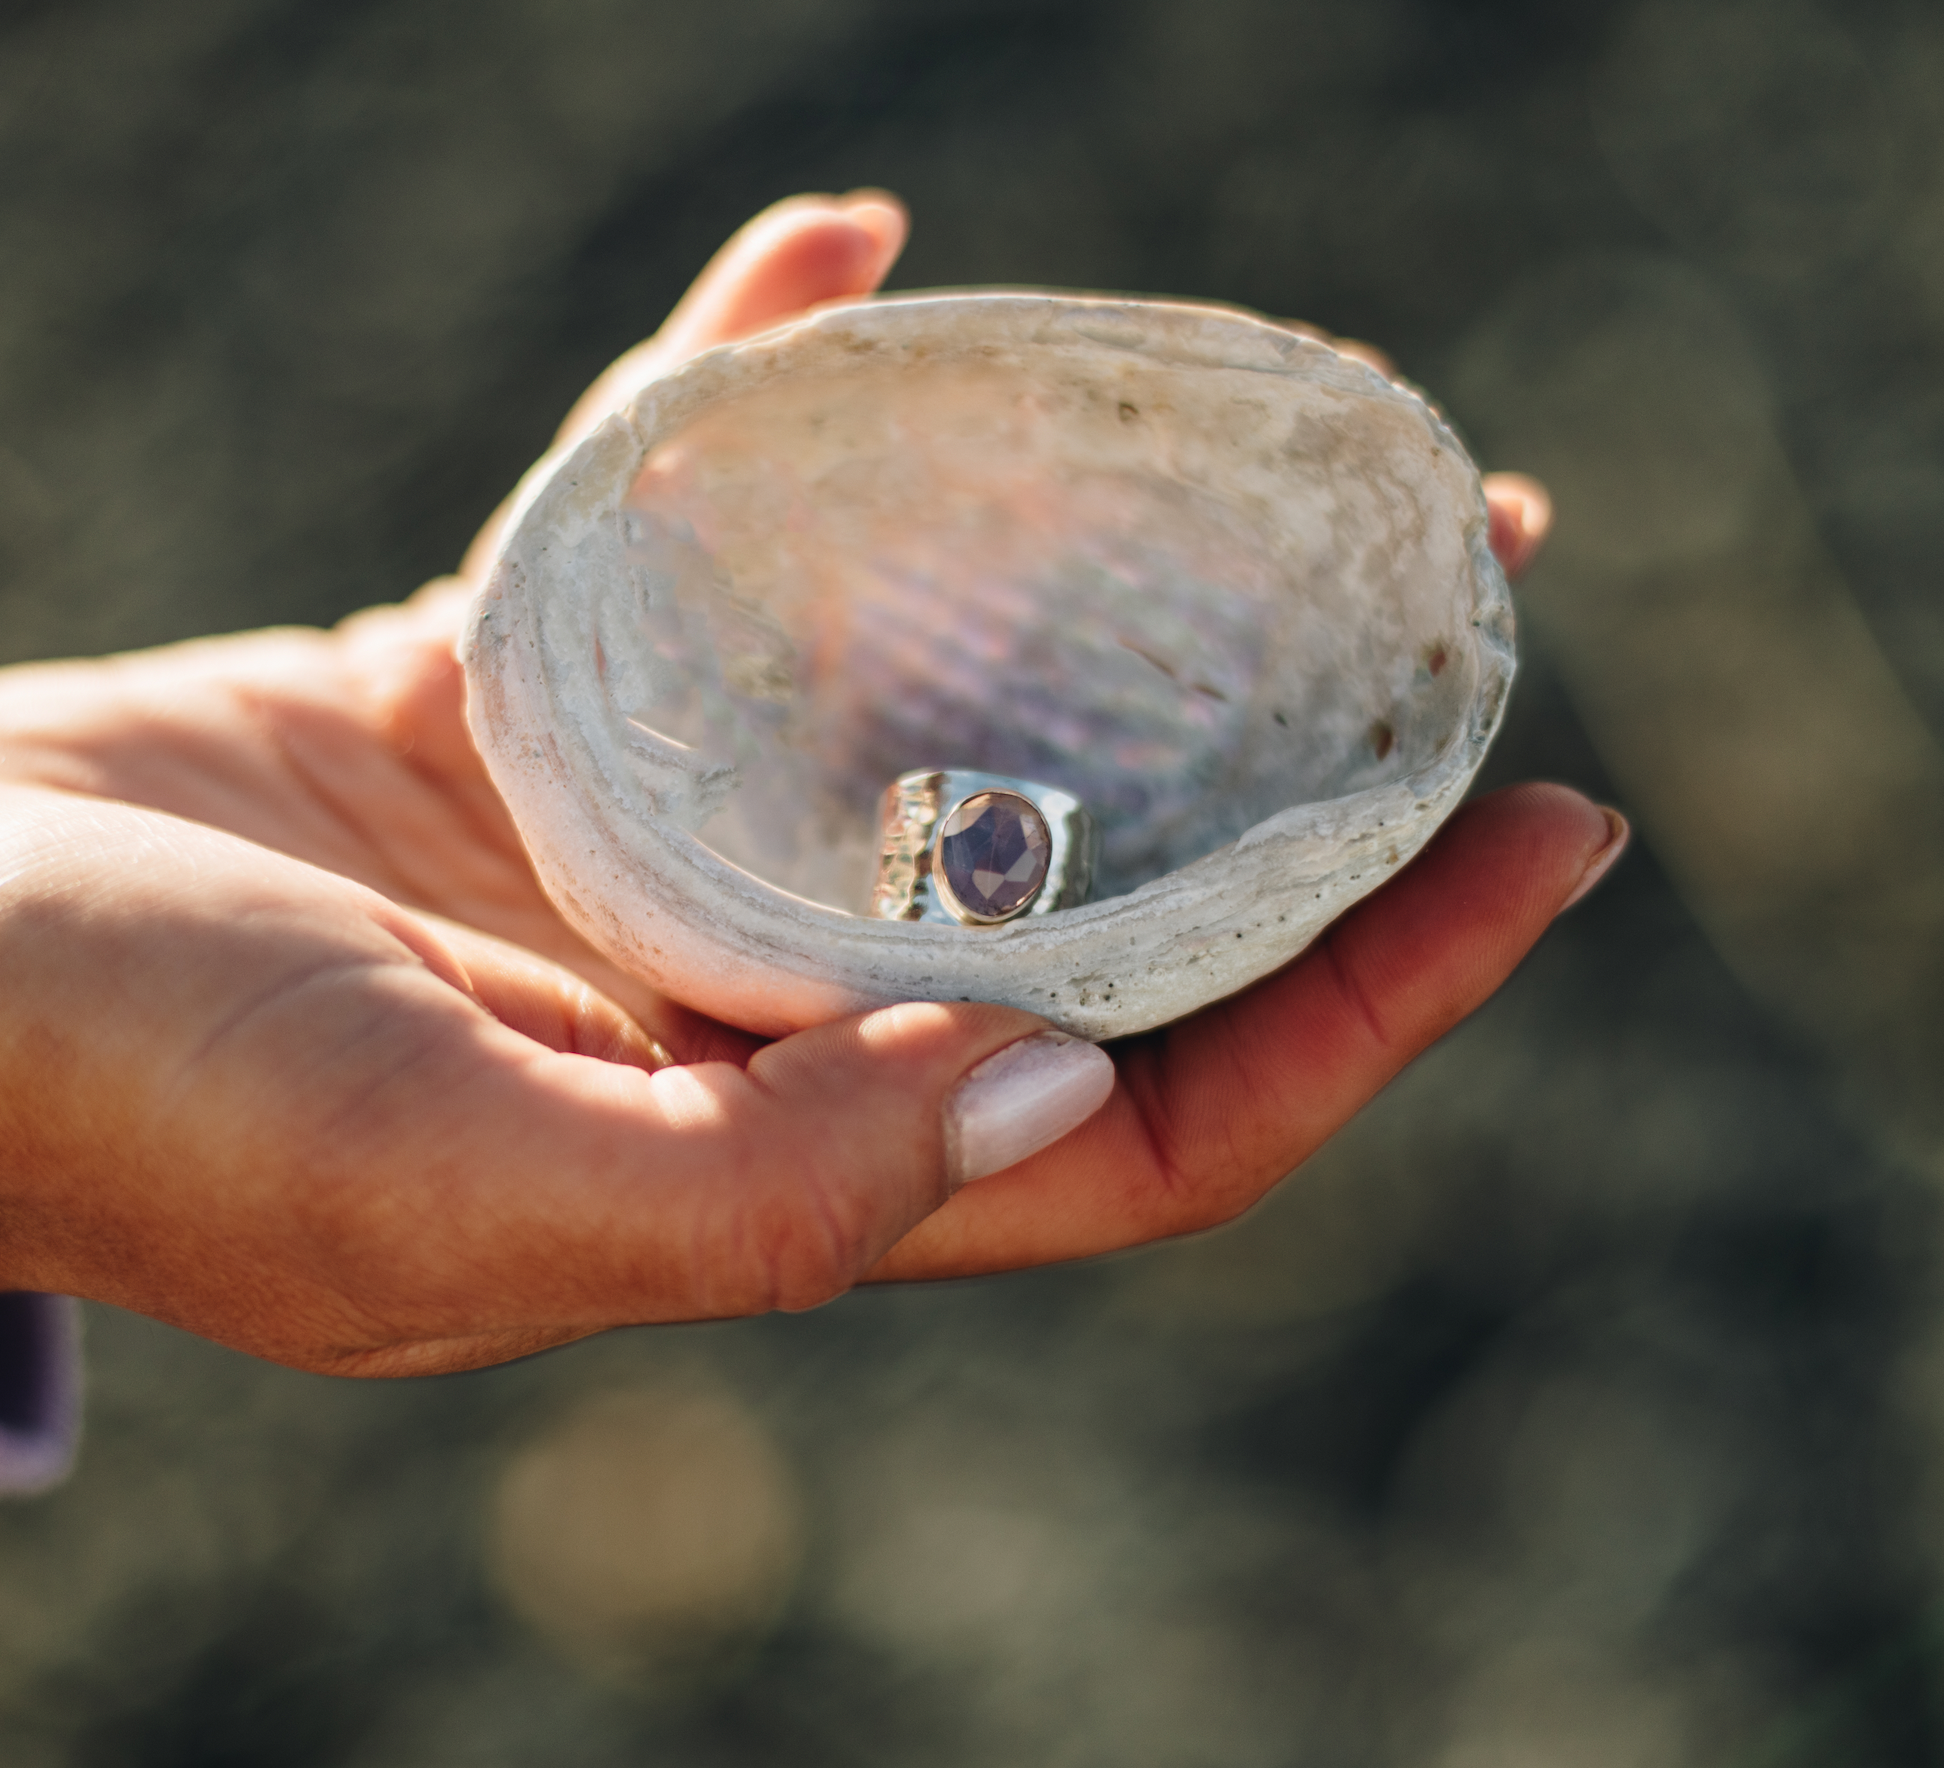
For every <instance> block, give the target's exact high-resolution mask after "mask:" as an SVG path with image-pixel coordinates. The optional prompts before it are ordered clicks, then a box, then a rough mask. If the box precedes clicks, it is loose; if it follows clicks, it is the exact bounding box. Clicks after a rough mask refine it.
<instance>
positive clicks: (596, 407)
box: [459, 190, 909, 583]
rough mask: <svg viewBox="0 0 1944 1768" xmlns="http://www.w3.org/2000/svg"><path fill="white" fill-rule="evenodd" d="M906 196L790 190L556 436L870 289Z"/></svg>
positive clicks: (880, 274) (491, 538)
mask: <svg viewBox="0 0 1944 1768" xmlns="http://www.w3.org/2000/svg"><path fill="white" fill-rule="evenodd" d="M908 231H909V222H908V220H907V217H906V215H905V210H904V206H903V204H901V203H900V202H899V201H898V199H897V198H896V197H894V196H890V195H888V194H887V193H885V192H883V191H875V190H871V191H857V192H854V193H852V194H851V195H850V196H847V197H825V196H798V197H790V198H788V199H786V200H785V201H783V202H780V203H777V204H776V205H775V206H774V207H772V208H768V209H765V210H764V211H763V212H762V213H761V214H760V215H758V216H757V217H756V218H755V219H754V220H752V221H749V222H747V223H745V224H744V225H743V227H742V228H740V229H739V230H738V231H737V232H736V233H735V234H734V235H733V236H732V237H731V239H730V240H729V242H728V244H727V245H725V246H724V247H723V248H722V249H721V250H720V251H719V252H717V253H716V255H715V256H714V257H713V258H712V259H710V260H709V263H708V265H707V266H706V267H705V268H704V270H703V272H702V274H701V275H700V276H698V277H697V278H696V279H695V282H694V283H693V285H692V286H691V287H690V288H689V291H688V293H687V294H685V295H684V296H683V297H682V298H681V300H680V301H679V302H677V303H676V306H675V310H674V312H673V313H671V314H670V315H669V316H668V319H667V320H666V322H665V323H664V324H663V325H662V327H661V329H660V330H659V331H658V332H656V333H655V335H654V336H653V337H652V338H649V339H648V340H647V341H646V342H645V343H641V344H637V345H636V346H635V347H634V348H633V349H632V350H630V351H629V352H628V353H627V354H626V355H625V356H622V357H620V358H619V359H618V360H617V361H615V362H614V363H612V364H611V365H610V366H609V367H608V368H607V369H606V370H605V371H603V373H602V374H601V375H600V377H599V378H598V379H597V380H596V381H595V382H594V384H593V385H592V386H591V387H589V388H588V389H587V391H586V392H585V393H583V394H582V395H581V396H580V398H579V399H578V400H577V401H575V404H574V408H573V410H572V411H570V412H569V413H568V414H567V419H566V421H565V422H564V423H563V424H562V425H561V426H560V430H559V433H558V434H557V435H556V436H555V438H554V447H555V448H556V449H560V448H567V447H571V446H572V445H573V444H574V443H576V442H578V441H579V440H580V439H581V437H583V436H584V435H586V434H587V433H588V431H590V430H591V429H593V428H594V426H595V425H596V424H598V423H599V422H600V421H601V419H602V418H604V417H606V416H607V414H608V413H609V412H611V411H613V410H615V409H616V408H618V407H619V406H621V405H624V404H626V403H627V401H628V400H630V399H632V398H633V397H634V396H635V394H636V393H638V392H639V391H640V390H641V389H642V388H643V387H645V386H646V385H647V384H648V383H649V382H650V381H651V380H653V379H655V377H656V376H657V375H661V374H666V373H667V372H668V371H669V370H670V369H671V368H673V367H675V366H676V365H677V364H678V363H680V362H683V361H685V360H687V358H689V357H690V356H693V355H695V354H697V353H698V352H700V351H702V350H707V349H710V348H712V347H713V346H715V345H717V344H724V343H728V342H730V341H731V340H732V339H735V338H739V337H744V336H747V335H748V334H749V333H751V332H755V331H760V330H762V329H763V328H764V327H765V326H769V325H774V324H776V323H778V322H779V321H781V320H784V319H787V318H789V317H790V316H791V315H792V314H795V313H800V312H802V311H803V310H804V309H805V308H807V307H814V306H816V305H817V304H818V303H819V302H823V301H841V300H849V299H854V298H857V297H860V296H863V295H868V294H870V293H871V292H872V291H873V290H875V289H876V288H877V287H878V285H879V284H880V283H882V282H883V281H884V279H885V277H886V276H887V275H888V274H889V273H890V270H891V266H892V265H893V264H894V263H896V262H897V258H898V254H899V252H901V251H902V250H903V249H904V242H905V236H906V234H907V232H908ZM514 495H517V493H514V494H511V495H509V496H508V497H507V498H506V500H505V501H504V502H502V503H501V504H500V506H499V508H498V509H496V510H495V511H494V512H493V513H492V515H491V516H490V517H488V518H487V520H486V523H485V525H484V526H483V527H482V528H481V529H480V531H479V533H478V534H477V535H475V536H474V538H473V542H472V545H471V546H469V547H468V548H467V549H466V556H465V559H464V561H463V562H462V563H461V565H460V567H459V574H460V576H461V577H463V578H465V579H467V580H468V581H470V582H474V583H477V582H478V581H479V579H480V577H481V576H482V575H483V574H484V572H485V570H486V566H487V564H488V562H489V561H490V560H491V558H492V556H493V549H494V547H495V545H497V543H498V540H499V534H500V530H501V529H502V528H503V527H504V526H505V523H506V518H507V515H508V513H509V512H510V511H511V509H512V506H513V496H514Z"/></svg>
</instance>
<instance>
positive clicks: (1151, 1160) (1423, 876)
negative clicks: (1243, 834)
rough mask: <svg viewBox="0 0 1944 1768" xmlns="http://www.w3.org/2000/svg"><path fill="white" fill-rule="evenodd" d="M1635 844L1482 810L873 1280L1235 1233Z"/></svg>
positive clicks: (1614, 829) (1515, 799) (1594, 821)
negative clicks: (1237, 1221) (1217, 1229)
mask: <svg viewBox="0 0 1944 1768" xmlns="http://www.w3.org/2000/svg"><path fill="white" fill-rule="evenodd" d="M1625 830H1626V825H1625V823H1624V822H1623V821H1621V820H1620V819H1619V818H1618V816H1617V815H1615V814H1614V813H1609V812H1602V811H1601V810H1599V809H1598V808H1597V807H1596V806H1594V805H1593V804H1591V803H1589V802H1588V801H1587V800H1586V799H1584V798H1582V797H1580V796H1579V794H1577V793H1575V792H1571V791H1568V790H1567V789H1566V788H1564V787H1561V786H1522V787H1515V788H1513V789H1511V790H1509V791H1505V792H1501V793H1498V794H1496V795H1495V796H1493V797H1490V798H1486V799H1483V800H1480V801H1479V802H1477V803H1475V804H1472V805H1469V806H1467V807H1466V808H1465V809H1463V810H1461V811H1460V812H1459V813H1458V814H1457V815H1456V816H1455V817H1453V818H1452V820H1451V822H1450V823H1449V824H1448V825H1447V826H1446V827H1445V829H1444V830H1443V831H1442V832H1441V833H1440V835H1439V836H1438V837H1437V839H1436V840H1435V841H1433V842H1432V844H1431V845H1430V846H1429V847H1428V848H1427V849H1426V851H1425V852H1424V853H1423V854H1422V855H1421V856H1420V857H1419V858H1418V859H1417V860H1416V861H1415V862H1414V863H1413V864H1412V865H1411V866H1410V867H1409V868H1407V869H1406V870H1405V872H1404V873H1403V874H1402V875H1401V876H1399V877H1398V878H1397V879H1396V880H1394V881H1393V882H1392V883H1390V884H1389V885H1387V886H1386V887H1385V888H1384V889H1383V890H1381V891H1379V892H1377V893H1376V894H1375V895H1373V896H1371V897H1370V898H1368V899H1367V900H1366V901H1364V902H1363V903H1361V904H1359V905H1358V906H1357V907H1356V908H1355V909H1353V910H1352V911H1351V912H1350V913H1349V914H1348V915H1346V916H1345V917H1344V918H1343V919H1342V920H1341V921H1340V922H1338V923H1337V925H1336V926H1335V927H1334V928H1332V929H1331V930H1330V931H1329V932H1328V933H1327V934H1325V935H1324V937H1323V938H1322V939H1321V940H1320V941H1319V942H1318V943H1317V945H1316V946H1314V947H1313V948H1312V949H1311V950H1310V951H1309V953H1308V954H1306V955H1305V956H1304V957H1303V958H1301V959H1299V960H1298V961H1297V962H1296V963H1294V964H1292V965H1291V966H1289V967H1288V968H1287V969H1285V970H1282V971H1280V972H1278V973H1277V974H1276V975H1274V976H1272V977H1269V978H1268V979H1266V980H1265V981H1263V982H1261V983H1258V984H1257V985H1256V986H1255V987H1254V988H1252V989H1250V990H1248V991H1247V992H1246V993H1244V994H1242V995H1239V996H1237V997H1236V998H1235V999H1233V1000H1231V1001H1227V1002H1225V1003H1223V1004H1221V1005H1220V1006H1217V1007H1214V1008H1211V1009H1209V1010H1208V1011H1206V1012H1204V1013H1201V1014H1198V1015H1196V1016H1195V1017H1194V1018H1193V1019H1190V1020H1187V1021H1185V1022H1183V1023H1182V1024H1181V1025H1179V1026H1175V1027H1172V1028H1170V1029H1168V1030H1166V1031H1163V1032H1159V1033H1155V1034H1152V1035H1150V1036H1148V1037H1144V1038H1139V1039H1135V1040H1131V1041H1130V1042H1129V1043H1127V1044H1126V1045H1123V1046H1121V1047H1120V1048H1119V1050H1118V1051H1117V1052H1116V1056H1117V1065H1118V1068H1119V1083H1118V1086H1117V1088H1116V1091H1115V1095H1114V1097H1113V1099H1112V1100H1111V1101H1110V1102H1109V1104H1108V1105H1107V1107H1106V1108H1105V1109H1104V1110H1103V1111H1101V1112H1100V1114H1099V1115H1098V1116H1097V1117H1095V1118H1094V1119H1093V1120H1092V1121H1091V1122H1089V1123H1088V1124H1087V1125H1086V1127H1085V1128H1084V1129H1082V1130H1081V1131H1080V1132H1079V1133H1078V1134H1076V1135H1075V1136H1073V1137H1072V1138H1071V1139H1070V1140H1069V1141H1068V1142H1067V1143H1065V1144H1064V1145H1063V1146H1062V1147H1061V1148H1060V1149H1058V1150H1057V1151H1056V1152H1055V1153H1052V1154H1043V1155H1041V1156H1039V1157H1038V1158H1036V1159H1034V1160H1030V1161H1027V1162H1025V1163H1024V1164H1022V1165H1021V1166H1019V1167H1018V1168H1016V1169H1014V1170H1013V1171H1011V1172H1008V1173H1005V1174H1003V1175H1001V1176H999V1177H997V1178H994V1179H991V1180H988V1181H987V1182H986V1183H984V1184H982V1185H977V1186H973V1187H972V1188H971V1189H969V1190H968V1191H966V1192H965V1193H964V1194H963V1195H961V1196H959V1197H956V1198H954V1199H953V1201H952V1203H951V1206H950V1207H949V1208H948V1209H945V1210H942V1211H940V1212H939V1213H938V1214H937V1215H936V1216H934V1217H933V1218H932V1219H931V1220H929V1221H927V1222H926V1223H924V1225H923V1226H922V1227H920V1228H919V1229H917V1230H916V1231H915V1232H914V1233H913V1234H912V1235H910V1236H909V1237H908V1238H907V1239H906V1240H904V1241H903V1242H901V1243H900V1244H899V1245H898V1247H897V1248H896V1250H895V1251H894V1252H893V1253H892V1254H891V1255H890V1256H889V1257H888V1258H886V1259H885V1260H884V1261H883V1262H882V1263H881V1264H880V1265H878V1266H877V1267H876V1268H875V1269H874V1270H873V1271H872V1273H871V1275H872V1277H873V1278H877V1279H885V1278H895V1279H903V1278H911V1277H923V1276H944V1275H959V1274H967V1273H971V1272H976V1271H987V1270H999V1269H1011V1268H1014V1267H1016V1266H1019V1265H1026V1264H1034V1263H1043V1262H1046V1261H1048V1260H1052V1259H1067V1258H1077V1257H1082V1256H1085V1255H1087V1254H1091V1253H1098V1252H1104V1251H1108V1250H1110V1249H1112V1248H1115V1247H1120V1246H1127V1245H1133V1244H1136V1243H1138V1242H1140V1241H1143V1240H1148V1239H1153V1238H1156V1237H1159V1236H1164V1235H1171V1234H1181V1233H1186V1232H1189V1231H1192V1230H1194V1229H1198V1228H1206V1227H1211V1226H1213V1225H1215V1224H1216V1223H1218V1222H1223V1221H1226V1220H1228V1219H1230V1218H1231V1217H1233V1216H1234V1215H1236V1214H1238V1213H1239V1212H1240V1211H1242V1210H1243V1209H1246V1208H1247V1207H1248V1206H1249V1205H1250V1204H1251V1203H1253V1202H1255V1201H1256V1199H1257V1198H1258V1197H1260V1196H1261V1195H1262V1193H1263V1192H1264V1191H1266V1190H1267V1189H1268V1188H1269V1187H1270V1186H1271V1185H1272V1184H1274V1183H1275V1182H1276V1180H1278V1179H1279V1178H1281V1177H1282V1176H1283V1174H1285V1173H1287V1172H1288V1171H1289V1170H1290V1169H1291V1168H1292V1167H1294V1166H1296V1165H1297V1164H1298V1163H1299V1162H1300V1161H1302V1160H1303V1159H1305V1158H1306V1157H1307V1156H1308V1155H1309V1154H1311V1153H1312V1152H1314V1151H1315V1149H1317V1148H1318V1147H1320V1146H1321V1145H1322V1143H1323V1142H1324V1141H1326V1140H1327V1139H1328V1138H1329V1137H1330V1136H1331V1135H1332V1134H1334V1133H1335V1131H1336V1130H1337V1129H1338V1128H1340V1127H1341V1126H1342V1125H1343V1123H1345V1122H1346V1121H1347V1120H1348V1119H1349V1118H1350V1117H1351V1115H1352V1114H1353V1113H1355V1112H1356V1111H1357V1110H1358V1109H1359V1108H1360V1107H1361V1106H1362V1105H1363V1104H1364V1103H1365V1102H1366V1101H1367V1100H1369V1099H1370V1098H1371V1097H1372V1096H1373V1095H1374V1094H1375V1093H1376V1092H1377V1091H1378V1090H1379V1089H1380V1088H1381V1087H1382V1086H1383V1085H1384V1084H1385V1083H1386V1082H1387V1081H1388V1080H1390V1078H1391V1077H1392V1076H1393V1075H1394V1074H1396V1073H1397V1071H1398V1070H1399V1069H1400V1068H1402V1067H1403V1066H1404V1065H1405V1063H1407V1062H1409V1061H1410V1060H1411V1058H1412V1057H1414V1056H1415V1055H1417V1054H1418V1053H1419V1052H1420V1051H1421V1050H1423V1049H1424V1048H1425V1047H1426V1046H1427V1045H1429V1044H1431V1043H1432V1042H1434V1041H1435V1040H1436V1039H1437V1038H1439V1037H1440V1036H1442V1035H1443V1034H1444V1033H1445V1032H1446V1031H1448V1030H1449V1029H1450V1028H1451V1027H1452V1026H1453V1025H1455V1024H1456V1023H1457V1022H1458V1021H1459V1020H1460V1019H1462V1018H1463V1017H1464V1016H1465V1015H1466V1014H1467V1013H1469V1012H1471V1011H1472V1010H1473V1009H1474V1008H1475V1007H1477V1006H1478V1005H1479V1004H1480V1003H1481V1002H1483V1001H1484V1000H1485V999H1486V998H1487V997H1488V996H1489V995H1490V994H1491V993H1492V992H1493V991H1494V990H1495V989H1496V988H1497V987H1498V986H1499V984H1500V983H1502V982H1503V981H1504V980H1505V978H1506V977H1507V976H1508V975H1510V974H1511V972H1512V970H1513V969H1514V967H1515V966H1516V965H1517V964H1518V962H1519V960H1520V959H1521V958H1522V957H1523V956H1524V955H1525V953H1526V952H1527V951H1528V950H1529V949H1530V948H1531V946H1532V944H1533V943H1534V941H1536V940H1537V939H1538V937H1539V935H1540V934H1541V933H1542V932H1543V931H1544V930H1545V928H1546V926H1547V925H1548V924H1549V923H1550V922H1551V920H1552V919H1553V917H1554V916H1555V915H1557V914H1558V913H1559V911H1560V909H1561V908H1562V907H1563V906H1565V905H1566V904H1567V903H1568V902H1569V901H1571V900H1572V899H1573V897H1574V895H1575V892H1576V891H1578V890H1579V889H1580V888H1581V886H1582V884H1583V882H1584V881H1585V880H1586V879H1587V878H1588V877H1589V876H1597V874H1598V873H1599V872H1600V871H1601V870H1604V869H1605V867H1607V866H1609V865H1611V863H1612V861H1613V859H1614V858H1615V857H1616V856H1617V855H1618V853H1619V851H1620V848H1621V847H1622V845H1624V842H1625V839H1626V833H1625Z"/></svg>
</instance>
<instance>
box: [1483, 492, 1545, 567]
mask: <svg viewBox="0 0 1944 1768" xmlns="http://www.w3.org/2000/svg"><path fill="white" fill-rule="evenodd" d="M1485 504H1486V507H1487V508H1488V509H1489V510H1490V511H1491V515H1492V551H1493V552H1495V553H1496V554H1497V555H1498V561H1499V563H1500V564H1501V565H1503V566H1504V567H1505V574H1506V576H1508V577H1517V576H1519V575H1520V574H1521V573H1523V572H1524V571H1525V570H1526V568H1527V567H1528V566H1529V565H1531V563H1532V561H1533V559H1534V558H1536V557H1537V556H1538V553H1539V548H1540V547H1541V546H1543V545H1544V544H1545V539H1546V535H1547V534H1548V533H1549V532H1550V531H1551V529H1552V519H1553V507H1552V498H1551V497H1550V496H1549V495H1548V494H1547V491H1546V488H1545V486H1543V485H1541V484H1540V483H1539V481H1538V480H1537V479H1533V478H1528V477H1527V476H1526V475H1525V474H1524V473H1487V474H1486V475H1485Z"/></svg>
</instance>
